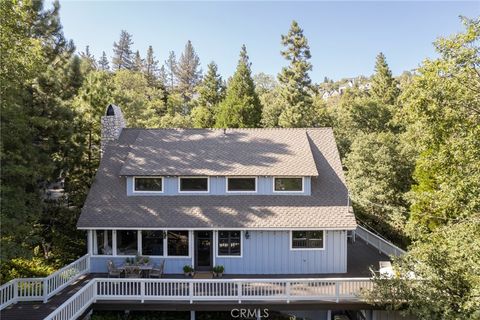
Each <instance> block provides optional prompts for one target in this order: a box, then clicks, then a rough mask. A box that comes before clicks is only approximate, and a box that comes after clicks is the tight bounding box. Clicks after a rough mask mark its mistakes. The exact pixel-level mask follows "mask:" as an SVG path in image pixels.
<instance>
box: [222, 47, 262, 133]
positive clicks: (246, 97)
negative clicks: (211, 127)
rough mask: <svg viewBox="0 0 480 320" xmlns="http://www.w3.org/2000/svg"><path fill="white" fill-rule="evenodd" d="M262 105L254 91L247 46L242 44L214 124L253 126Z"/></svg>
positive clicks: (258, 120) (234, 126)
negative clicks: (235, 66) (235, 68)
mask: <svg viewBox="0 0 480 320" xmlns="http://www.w3.org/2000/svg"><path fill="white" fill-rule="evenodd" d="M261 114H262V106H261V104H260V99H259V98H258V95H257V93H256V92H255V84H254V83H253V79H252V71H251V70H250V62H249V60H248V55H247V48H246V47H245V45H243V46H242V50H241V51H240V59H239V61H238V65H237V70H236V71H235V74H234V75H233V77H232V79H231V80H230V81H229V83H228V86H227V93H226V96H225V100H224V101H223V102H222V103H221V104H220V107H219V110H218V113H217V115H216V123H215V126H216V127H218V128H253V127H258V126H259V124H260V119H261Z"/></svg>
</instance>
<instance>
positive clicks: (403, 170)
mask: <svg viewBox="0 0 480 320" xmlns="http://www.w3.org/2000/svg"><path fill="white" fill-rule="evenodd" d="M411 159H412V158H411V155H410V154H405V150H404V148H402V146H401V145H400V144H399V143H398V137H397V136H396V135H395V134H394V133H391V132H379V133H376V132H372V133H368V134H361V135H360V136H357V138H356V139H355V141H354V142H353V144H352V147H351V151H350V152H349V153H348V155H347V156H346V158H345V161H344V163H345V166H346V168H347V181H348V186H349V189H350V193H351V198H352V200H354V202H355V204H356V206H355V209H356V213H357V214H360V215H361V216H364V215H366V219H365V220H369V222H371V223H372V224H373V225H374V227H375V229H376V230H377V231H379V232H381V233H382V234H389V235H390V237H391V238H395V239H396V240H397V241H398V240H399V239H402V234H403V230H404V227H405V221H406V219H407V207H408V202H407V201H406V199H405V193H406V192H407V191H408V190H409V189H410V185H411V175H412V170H413V162H412V160H411Z"/></svg>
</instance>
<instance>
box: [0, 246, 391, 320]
mask: <svg viewBox="0 0 480 320" xmlns="http://www.w3.org/2000/svg"><path fill="white" fill-rule="evenodd" d="M386 260H389V258H388V257H387V256H386V255H384V254H382V253H379V251H378V250H377V249H375V248H374V247H372V246H369V245H367V243H366V242H364V241H363V240H362V239H360V238H357V240H356V241H355V242H353V243H348V259H347V261H348V262H347V272H346V273H335V274H301V275H299V274H272V275H265V274H229V273H226V274H225V275H224V276H223V278H221V279H211V277H210V276H209V275H210V273H209V272H206V273H199V274H198V275H200V279H192V278H189V277H185V276H184V275H182V274H164V275H163V277H162V279H108V274H106V273H88V274H87V275H84V276H82V277H81V278H80V279H78V280H76V281H75V282H73V283H72V284H70V285H69V286H67V287H66V288H64V289H63V290H61V291H60V292H58V293H57V294H56V295H54V296H53V297H52V298H50V299H49V300H48V302H47V303H42V302H41V301H36V302H17V303H16V304H12V305H10V306H8V307H7V308H5V309H4V310H2V311H1V312H0V318H1V319H3V320H13V319H22V320H34V319H44V318H45V317H46V316H48V315H49V314H50V313H52V312H53V311H54V310H55V309H57V308H58V307H59V306H60V305H62V304H64V303H65V302H66V301H67V300H69V299H71V298H72V296H74V295H75V294H77V293H78V292H79V291H80V290H82V289H83V290H84V289H85V287H86V286H88V285H89V284H90V285H91V282H92V281H93V282H96V284H95V288H94V289H95V292H96V293H95V294H97V297H98V298H97V299H96V301H95V303H92V304H91V305H90V306H89V307H88V308H87V309H90V308H94V309H98V310H127V309H128V310H207V311H208V310H228V308H231V307H232V306H233V305H236V306H238V305H239V301H241V304H242V305H247V306H250V307H252V308H255V307H258V306H271V308H272V309H274V308H276V309H278V310H282V309H285V310H287V309H292V308H293V309H296V310H310V309H316V310H334V309H335V308H336V307H337V308H342V309H343V308H347V307H348V308H349V309H356V308H359V309H362V308H365V307H366V304H365V303H364V302H361V301H360V300H358V299H356V298H355V296H354V294H355V293H356V292H357V291H358V289H359V288H360V287H361V286H365V285H367V284H368V277H370V276H371V274H370V268H372V269H374V270H378V266H379V262H380V261H386ZM332 278H335V279H336V280H332ZM169 279H170V281H169ZM342 279H344V281H342ZM355 279H358V280H355ZM365 279H367V280H365ZM142 283H143V284H142ZM239 284H241V287H240V286H239ZM194 286H195V287H194ZM112 288H113V289H112ZM142 288H143V289H142ZM142 290H144V291H142ZM188 290H194V295H195V296H193V295H192V294H191V292H188ZM207 294H208V295H207ZM342 294H343V296H342ZM168 295H170V296H171V297H170V298H168ZM289 295H290V296H292V297H293V299H292V300H291V301H288V296H289ZM165 297H166V298H165ZM178 297H180V298H181V299H177V298H178ZM302 297H304V298H302ZM339 297H343V298H341V299H340V300H339ZM87 309H86V310H87ZM86 310H84V311H86Z"/></svg>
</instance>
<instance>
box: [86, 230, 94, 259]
mask: <svg viewBox="0 0 480 320" xmlns="http://www.w3.org/2000/svg"><path fill="white" fill-rule="evenodd" d="M94 233H96V231H95V232H94V231H93V230H88V231H87V243H88V250H87V253H88V254H89V255H92V254H93V252H94V250H95V248H96V246H95V240H94V238H93V234H94ZM95 238H96V237H95Z"/></svg>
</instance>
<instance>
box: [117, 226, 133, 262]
mask: <svg viewBox="0 0 480 320" xmlns="http://www.w3.org/2000/svg"><path fill="white" fill-rule="evenodd" d="M137 253H138V238H137V231H136V230H117V254H118V255H120V256H134V255H136V254H137Z"/></svg>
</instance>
